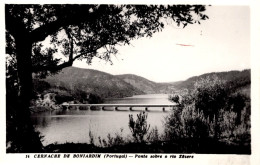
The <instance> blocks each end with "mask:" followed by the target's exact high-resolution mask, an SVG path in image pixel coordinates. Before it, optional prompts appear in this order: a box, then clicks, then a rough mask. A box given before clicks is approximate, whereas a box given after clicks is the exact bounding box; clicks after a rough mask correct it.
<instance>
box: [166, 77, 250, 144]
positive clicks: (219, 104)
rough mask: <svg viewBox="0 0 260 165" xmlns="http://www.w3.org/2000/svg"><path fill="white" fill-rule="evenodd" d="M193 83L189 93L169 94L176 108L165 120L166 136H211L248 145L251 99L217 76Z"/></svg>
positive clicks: (171, 138)
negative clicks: (180, 94) (176, 105)
mask: <svg viewBox="0 0 260 165" xmlns="http://www.w3.org/2000/svg"><path fill="white" fill-rule="evenodd" d="M194 86H195V87H194V90H193V91H191V92H187V91H186V92H185V93H183V94H182V96H180V97H177V96H176V95H174V96H172V97H170V99H171V100H173V101H175V102H177V103H178V104H179V109H178V110H177V111H174V112H173V113H172V114H171V115H170V116H168V117H167V118H166V119H165V137H166V139H168V140H170V141H176V140H177V141H178V140H180V139H181V138H188V139H190V138H193V139H194V138H195V139H198V141H197V142H196V143H200V140H199V139H210V138H213V137H214V138H217V139H215V140H217V141H225V142H226V143H228V144H229V143H239V145H242V146H244V145H248V144H250V139H251V138H250V98H248V97H247V96H246V95H244V94H243V93H240V92H239V90H237V91H234V89H237V88H236V86H230V82H228V83H226V82H224V81H222V80H220V79H219V78H217V77H216V76H213V77H207V78H206V79H202V80H200V81H198V82H197V83H196V84H195V85H194ZM240 137H244V138H243V139H241V138H240Z"/></svg>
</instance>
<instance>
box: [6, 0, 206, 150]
mask: <svg viewBox="0 0 260 165" xmlns="http://www.w3.org/2000/svg"><path fill="white" fill-rule="evenodd" d="M204 11H205V6H200V5H165V6H163V5H15V4H6V5H5V22H6V54H8V55H9V56H10V57H11V60H13V61H15V62H16V65H15V69H16V71H17V72H16V73H17V82H18V83H17V90H18V91H17V93H18V95H17V98H18V104H19V111H18V110H17V111H16V113H17V119H16V120H18V121H20V122H18V123H19V126H17V129H18V130H21V132H20V134H24V131H23V130H24V129H27V127H28V126H29V125H30V123H29V122H28V123H26V122H24V121H27V120H28V121H29V118H28V116H29V110H28V107H29V104H30V99H31V97H32V89H31V87H32V73H35V74H36V75H38V76H46V75H48V74H51V73H56V72H57V71H59V70H61V69H62V68H65V67H69V66H72V64H73V62H74V61H75V60H82V59H87V63H91V60H92V59H93V58H94V57H98V58H101V59H105V60H108V61H110V62H111V58H110V55H111V54H116V53H117V49H116V46H117V45H124V44H130V41H131V40H133V39H137V38H140V37H152V35H153V33H155V32H157V31H161V30H162V29H163V27H164V25H165V21H164V19H166V18H167V19H172V20H173V21H174V22H176V23H177V25H178V26H181V25H182V26H183V27H185V26H186V25H188V24H193V23H200V22H199V21H200V20H205V19H207V18H208V17H207V16H206V15H205V14H203V12H204ZM43 41H44V42H47V41H49V46H48V47H46V45H45V44H43V43H42V42H43ZM57 54H60V55H61V54H62V55H63V56H64V57H65V58H66V61H64V58H62V59H61V58H60V59H59V58H56V55H57ZM17 132H19V131H17ZM18 134H19V133H18ZM29 139H30V138H29V136H28V139H27V141H28V143H29V141H30V140H29ZM24 140H25V141H26V138H25V139H24ZM19 143H23V142H22V141H21V142H19ZM25 144H26V143H25ZM18 145H20V146H22V147H21V148H23V147H25V146H24V144H18ZM25 148H26V147H25ZM29 150H30V149H28V150H27V149H21V151H29Z"/></svg>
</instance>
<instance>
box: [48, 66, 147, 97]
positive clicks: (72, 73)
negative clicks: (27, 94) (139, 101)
mask: <svg viewBox="0 0 260 165" xmlns="http://www.w3.org/2000/svg"><path fill="white" fill-rule="evenodd" d="M45 81H46V82H48V83H49V84H50V85H51V86H52V87H57V88H66V89H69V90H71V91H84V92H86V93H92V94H95V95H98V96H100V97H102V98H108V97H127V96H132V95H137V94H144V92H142V91H140V90H139V89H136V88H134V87H133V86H132V85H130V84H128V83H127V82H125V81H123V80H122V79H120V78H118V77H116V76H113V75H111V74H108V73H105V72H100V71H97V70H91V69H81V68H76V67H68V68H64V69H63V70H62V71H61V72H59V73H58V74H55V75H52V76H48V77H47V78H46V79H45Z"/></svg>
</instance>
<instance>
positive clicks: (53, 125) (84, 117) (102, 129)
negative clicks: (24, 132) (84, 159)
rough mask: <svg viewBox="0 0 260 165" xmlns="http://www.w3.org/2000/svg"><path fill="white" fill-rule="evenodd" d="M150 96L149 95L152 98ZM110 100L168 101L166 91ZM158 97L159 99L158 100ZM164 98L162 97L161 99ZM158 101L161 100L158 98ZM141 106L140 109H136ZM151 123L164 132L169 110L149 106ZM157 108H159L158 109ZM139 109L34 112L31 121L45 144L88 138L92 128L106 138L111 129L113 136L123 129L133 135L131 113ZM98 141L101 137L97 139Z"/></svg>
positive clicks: (153, 102) (149, 102) (81, 141)
mask: <svg viewBox="0 0 260 165" xmlns="http://www.w3.org/2000/svg"><path fill="white" fill-rule="evenodd" d="M149 97H150V98H149ZM149 97H148V98H147V97H146V98H144V97H141V96H139V97H134V98H128V99H127V98H124V99H118V101H117V102H115V101H116V100H115V99H111V100H108V101H107V102H106V104H109V103H111V104H112V103H117V104H131V103H135V104H140V103H141V104H168V103H169V102H167V101H168V100H167V97H168V96H167V95H166V96H165V95H163V97H162V96H161V97H159V96H157V95H156V97H152V96H149ZM149 100H150V101H149ZM155 100H157V101H155ZM162 100H163V101H162ZM158 101H159V102H158ZM137 110H138V109H137ZM149 110H150V112H148V119H147V120H148V123H149V124H150V125H151V128H153V127H155V126H156V127H157V128H158V131H159V133H162V132H163V120H164V117H165V116H166V115H167V114H168V113H163V112H161V111H162V110H161V109H160V110H159V111H158V108H149ZM156 111H157V112H156ZM138 113H139V112H138V111H91V110H58V111H52V112H51V113H50V112H44V113H39V114H34V115H33V116H32V121H33V123H34V124H35V126H36V128H37V129H38V130H39V131H40V132H41V134H42V135H43V136H44V141H43V144H44V145H47V144H50V143H54V142H57V143H66V142H74V143H77V142H80V143H86V142H89V131H91V132H92V134H93V135H94V136H95V137H96V138H97V137H98V136H100V137H101V138H106V137H107V135H108V133H110V134H111V135H112V136H113V135H115V133H119V132H120V129H123V132H122V135H123V136H125V137H127V136H129V135H130V130H129V128H128V120H129V114H133V116H134V118H136V114H138ZM97 141H98V140H97Z"/></svg>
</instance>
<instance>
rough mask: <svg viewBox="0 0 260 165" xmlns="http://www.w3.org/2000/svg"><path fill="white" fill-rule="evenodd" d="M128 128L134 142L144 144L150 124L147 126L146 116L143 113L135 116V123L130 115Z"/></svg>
mask: <svg viewBox="0 0 260 165" xmlns="http://www.w3.org/2000/svg"><path fill="white" fill-rule="evenodd" d="M128 126H129V128H130V131H131V133H132V136H133V137H134V139H135V142H137V143H142V142H144V137H145V135H146V134H147V133H148V130H149V128H150V124H147V114H146V113H145V112H141V113H139V114H137V119H136V121H135V120H134V118H133V115H132V114H130V115H129V123H128Z"/></svg>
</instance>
